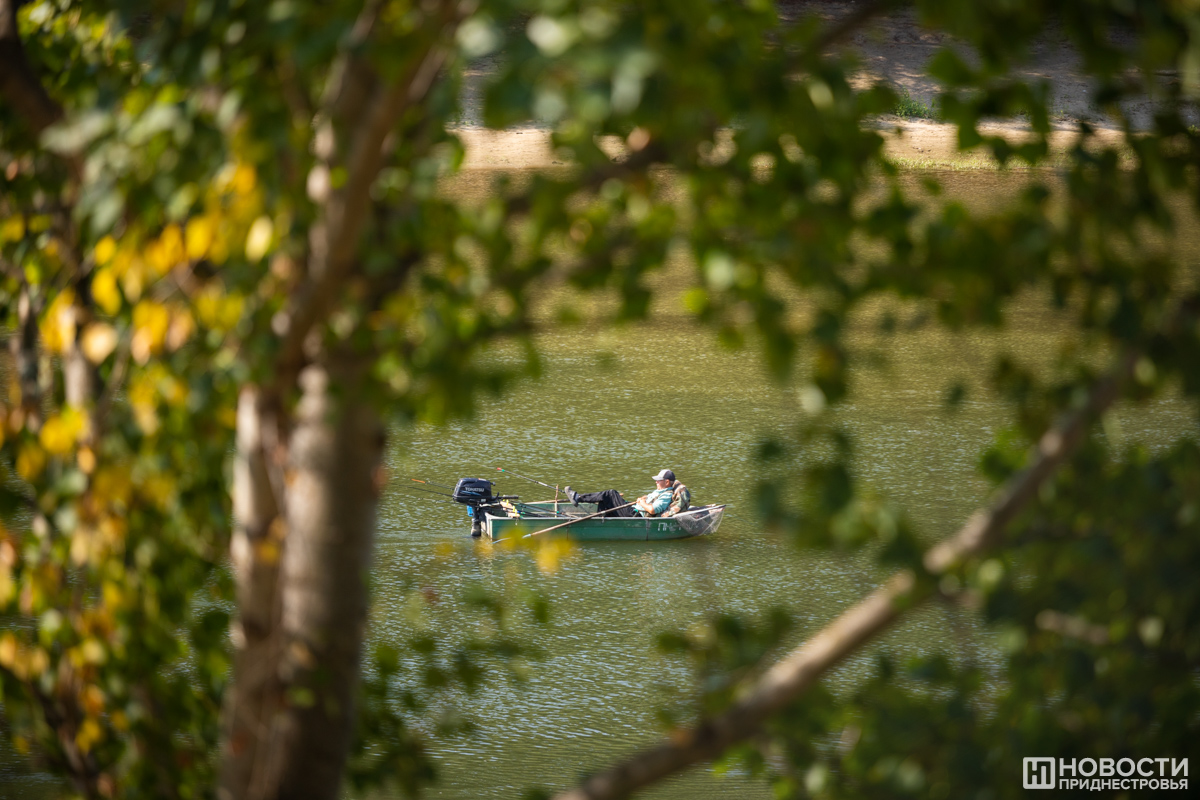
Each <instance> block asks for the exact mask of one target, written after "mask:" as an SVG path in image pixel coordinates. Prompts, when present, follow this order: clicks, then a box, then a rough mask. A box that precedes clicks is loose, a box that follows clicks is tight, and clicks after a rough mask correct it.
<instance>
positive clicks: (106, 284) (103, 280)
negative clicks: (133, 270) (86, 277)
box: [92, 268, 121, 315]
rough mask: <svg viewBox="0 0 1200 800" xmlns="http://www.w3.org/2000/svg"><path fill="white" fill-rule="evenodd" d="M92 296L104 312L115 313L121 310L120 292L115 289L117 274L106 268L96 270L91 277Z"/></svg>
mask: <svg viewBox="0 0 1200 800" xmlns="http://www.w3.org/2000/svg"><path fill="white" fill-rule="evenodd" d="M92 297H94V298H95V300H96V302H97V303H99V305H100V308H101V309H102V310H103V311H104V313H105V314H109V315H112V314H116V313H117V312H118V311H120V310H121V293H120V291H118V290H117V276H116V275H114V274H113V271H112V270H111V269H108V268H104V269H100V270H97V271H96V275H95V277H94V278H92Z"/></svg>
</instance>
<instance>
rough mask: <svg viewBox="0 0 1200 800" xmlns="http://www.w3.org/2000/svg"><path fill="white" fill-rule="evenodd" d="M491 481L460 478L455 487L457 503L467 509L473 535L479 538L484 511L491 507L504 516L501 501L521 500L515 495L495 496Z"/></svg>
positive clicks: (481, 531) (454, 495) (481, 532)
mask: <svg viewBox="0 0 1200 800" xmlns="http://www.w3.org/2000/svg"><path fill="white" fill-rule="evenodd" d="M494 485H495V484H493V483H492V482H491V481H489V480H486V479H484V478H459V479H458V483H456V484H455V485H454V494H453V495H452V496H453V497H454V499H455V500H456V501H458V502H459V503H462V504H463V505H465V506H466V507H467V516H469V517H470V518H471V535H472V536H474V537H476V538H478V537H480V536H482V535H483V509H484V508H486V507H489V506H494V507H495V508H496V513H497V514H500V515H503V514H504V512H503V511H502V510H501V506H500V504H499V502H498V501H500V500H519V499H520V498H519V497H517V495H515V494H511V495H510V494H503V495H493V494H492V486H494Z"/></svg>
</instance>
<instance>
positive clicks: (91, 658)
mask: <svg viewBox="0 0 1200 800" xmlns="http://www.w3.org/2000/svg"><path fill="white" fill-rule="evenodd" d="M81 650H82V652H83V660H84V661H86V662H87V663H89V664H103V663H104V660H105V658H107V655H108V654H107V653H105V651H104V645H102V644H100V642H99V641H97V640H96V639H88V640H87V641H85V642H84V643H83V644H82V645H81Z"/></svg>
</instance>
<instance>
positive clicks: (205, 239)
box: [184, 217, 216, 260]
mask: <svg viewBox="0 0 1200 800" xmlns="http://www.w3.org/2000/svg"><path fill="white" fill-rule="evenodd" d="M215 229H216V225H214V224H213V221H212V220H211V219H209V218H208V217H195V218H194V219H191V220H188V224H187V233H186V235H185V237H184V238H185V240H186V242H185V244H186V248H187V255H188V258H190V259H193V260H195V259H200V258H204V256H205V254H206V253H208V249H209V248H210V247H212V243H213V235H214V232H215Z"/></svg>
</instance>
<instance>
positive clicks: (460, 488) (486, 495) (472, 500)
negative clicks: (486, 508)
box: [454, 478, 493, 507]
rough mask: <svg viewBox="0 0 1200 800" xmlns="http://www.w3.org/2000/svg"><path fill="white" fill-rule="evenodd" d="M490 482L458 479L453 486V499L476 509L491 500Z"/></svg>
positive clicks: (481, 479)
mask: <svg viewBox="0 0 1200 800" xmlns="http://www.w3.org/2000/svg"><path fill="white" fill-rule="evenodd" d="M492 486H493V484H492V482H491V481H489V480H484V479H483V478H459V479H458V483H456V484H454V499H455V500H457V501H458V502H460V503H463V504H464V505H468V506H472V507H478V506H480V505H482V504H483V503H487V502H490V501H491V500H492Z"/></svg>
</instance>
